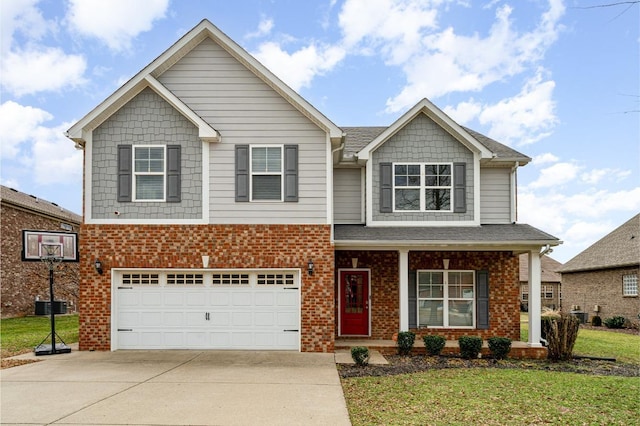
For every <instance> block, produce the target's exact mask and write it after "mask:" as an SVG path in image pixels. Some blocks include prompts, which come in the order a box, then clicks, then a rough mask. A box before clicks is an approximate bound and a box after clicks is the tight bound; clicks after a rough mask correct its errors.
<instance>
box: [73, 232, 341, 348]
mask: <svg viewBox="0 0 640 426" xmlns="http://www.w3.org/2000/svg"><path fill="white" fill-rule="evenodd" d="M330 236H331V227H330V226H328V225H83V226H82V228H81V235H80V238H81V240H82V242H83V244H82V245H81V248H80V249H81V253H80V257H81V259H82V263H81V272H82V279H81V282H80V300H81V304H80V350H109V349H110V345H111V341H110V337H111V282H110V279H111V278H110V275H111V274H110V269H111V268H202V255H208V256H209V257H210V260H209V268H247V269H249V268H301V269H302V288H301V304H302V307H301V323H302V329H301V349H302V351H305V352H332V351H333V347H334V323H335V315H334V311H333V305H334V298H335V296H334V285H333V284H334V279H333V265H334V252H333V247H332V245H331V243H330ZM96 258H99V259H100V260H101V261H102V264H103V269H104V274H103V275H98V274H97V273H96V271H95V269H94V267H93V263H94V261H95V259H96ZM309 259H312V260H313V263H314V265H315V273H314V274H313V275H312V276H309V275H308V274H307V273H306V269H307V262H308V261H309Z"/></svg>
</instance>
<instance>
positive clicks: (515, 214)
mask: <svg viewBox="0 0 640 426" xmlns="http://www.w3.org/2000/svg"><path fill="white" fill-rule="evenodd" d="M518 167H520V162H519V161H516V163H515V164H514V165H513V167H512V168H511V173H512V174H513V223H516V222H517V221H518Z"/></svg>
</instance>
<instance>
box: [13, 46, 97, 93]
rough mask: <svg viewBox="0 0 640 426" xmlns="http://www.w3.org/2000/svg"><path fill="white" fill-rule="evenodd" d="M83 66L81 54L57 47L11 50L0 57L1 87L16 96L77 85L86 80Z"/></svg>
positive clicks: (85, 66)
mask: <svg viewBox="0 0 640 426" xmlns="http://www.w3.org/2000/svg"><path fill="white" fill-rule="evenodd" d="M86 68H87V63H86V61H85V59H84V58H83V57H82V56H79V55H67V54H66V53H65V52H63V51H62V50H60V49H57V48H49V47H43V48H37V49H28V50H18V51H12V52H8V53H6V54H5V56H4V58H3V60H2V67H1V73H2V87H3V88H4V89H5V90H7V91H9V92H11V93H13V94H14V95H16V96H23V95H27V94H33V93H37V92H43V91H59V90H61V89H63V88H68V87H72V88H73V87H78V86H81V85H83V84H84V83H85V82H86V80H85V78H84V77H83V76H84V72H85V70H86Z"/></svg>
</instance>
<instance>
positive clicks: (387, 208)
mask: <svg viewBox="0 0 640 426" xmlns="http://www.w3.org/2000/svg"><path fill="white" fill-rule="evenodd" d="M392 191H393V173H391V163H380V213H391V212H393V205H392V200H393V197H392V195H393V193H392Z"/></svg>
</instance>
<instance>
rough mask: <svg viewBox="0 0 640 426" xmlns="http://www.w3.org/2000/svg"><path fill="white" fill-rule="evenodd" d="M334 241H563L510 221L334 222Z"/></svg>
mask: <svg viewBox="0 0 640 426" xmlns="http://www.w3.org/2000/svg"><path fill="white" fill-rule="evenodd" d="M334 239H335V244H336V246H337V247H338V248H340V247H344V246H362V247H365V246H369V245H371V246H376V245H377V246H388V247H398V246H414V247H415V246H433V247H439V248H443V246H451V248H454V247H464V248H466V249H467V250H484V249H489V248H492V249H496V248H500V249H506V250H518V249H523V250H524V249H527V248H532V247H536V246H538V247H542V246H545V245H547V244H548V245H550V246H557V245H559V244H562V241H560V240H559V239H558V238H556V237H554V236H553V235H550V234H547V233H546V232H544V231H541V230H539V229H537V228H534V227H533V226H531V225H526V224H518V223H510V224H498V225H480V226H461V227H460V226H433V227H416V226H373V227H372V226H365V225H335V228H334Z"/></svg>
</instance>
